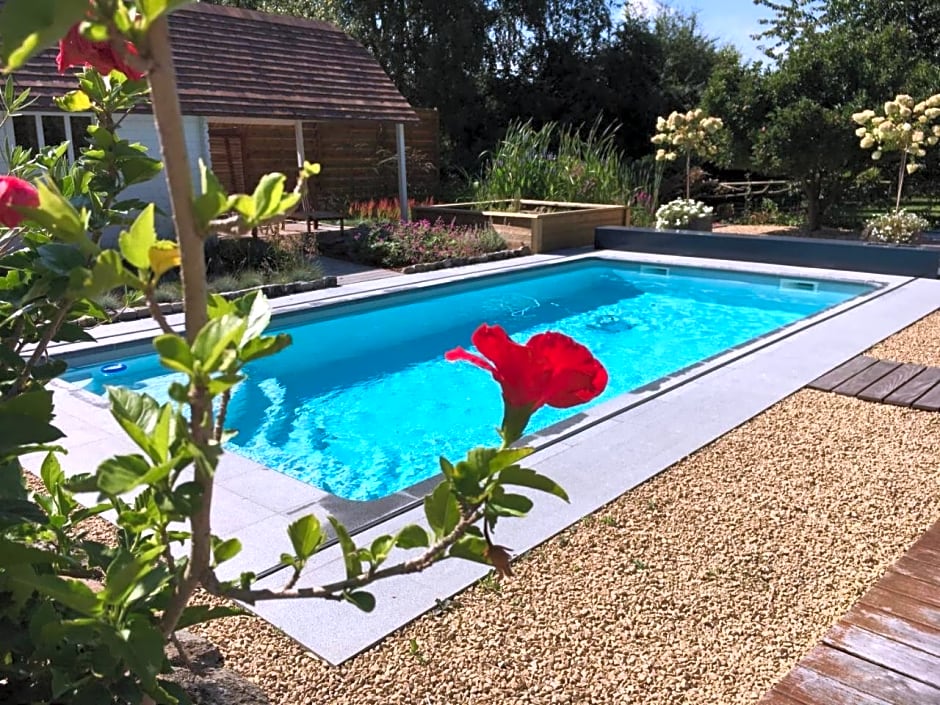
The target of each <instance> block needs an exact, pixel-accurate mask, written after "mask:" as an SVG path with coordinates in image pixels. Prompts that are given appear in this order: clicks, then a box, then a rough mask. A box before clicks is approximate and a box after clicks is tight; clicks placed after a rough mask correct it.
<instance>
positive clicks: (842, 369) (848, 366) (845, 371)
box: [807, 355, 878, 392]
mask: <svg viewBox="0 0 940 705" xmlns="http://www.w3.org/2000/svg"><path fill="white" fill-rule="evenodd" d="M876 362H878V360H876V359H875V358H873V357H868V356H867V355H859V356H858V357H853V358H852V359H851V360H849V361H848V362H844V363H842V364H841V365H839V366H838V367H836V368H835V369H832V370H829V371H828V372H827V373H826V374H824V375H823V376H822V377H819V378H817V379H815V380H813V381H812V382H810V383H809V385H807V386H809V387H812V388H813V389H819V390H821V391H823V392H831V391H832V390H833V389H834V388H835V387H838V386H839V385H840V384H842V383H843V382H845V381H846V380H847V379H849V378H851V377H854V376H855V375H857V374H858V373H859V372H861V371H863V370H865V369H866V368H868V367H871V366H872V365H874V364H875V363H876Z"/></svg>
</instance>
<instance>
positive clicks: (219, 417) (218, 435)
mask: <svg viewBox="0 0 940 705" xmlns="http://www.w3.org/2000/svg"><path fill="white" fill-rule="evenodd" d="M231 400H232V390H231V389H226V390H225V391H224V392H222V398H221V399H220V400H219V412H218V414H216V417H215V428H214V429H213V430H212V437H213V438H214V439H215V440H216V441H218V442H221V441H222V434H223V433H225V417H226V416H227V415H228V403H229V402H230V401H231Z"/></svg>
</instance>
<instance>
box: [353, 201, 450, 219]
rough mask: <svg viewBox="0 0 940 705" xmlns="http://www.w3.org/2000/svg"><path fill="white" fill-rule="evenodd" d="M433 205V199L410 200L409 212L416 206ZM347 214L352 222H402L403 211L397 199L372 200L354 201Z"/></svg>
mask: <svg viewBox="0 0 940 705" xmlns="http://www.w3.org/2000/svg"><path fill="white" fill-rule="evenodd" d="M433 204H434V199H433V198H428V199H425V200H422V201H417V200H416V199H414V198H409V199H408V209H409V211H410V210H411V209H412V208H414V207H415V206H430V205H433ZM346 212H347V213H348V214H349V218H350V220H359V221H364V220H379V221H391V220H401V209H400V208H399V207H398V199H397V198H370V199H368V200H367V201H352V202H351V203H350V204H349V205H348V206H346Z"/></svg>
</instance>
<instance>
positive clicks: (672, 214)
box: [656, 198, 712, 230]
mask: <svg viewBox="0 0 940 705" xmlns="http://www.w3.org/2000/svg"><path fill="white" fill-rule="evenodd" d="M711 214H712V208H711V206H706V205H705V204H704V203H702V202H701V201H693V200H691V199H687V198H677V199H675V200H674V201H670V202H669V203H666V204H663V205H662V206H660V207H659V209H658V210H657V211H656V229H657V230H666V229H671V228H684V227H686V226H687V225H688V224H689V223H690V222H691V221H692V220H694V219H695V218H704V217H705V216H709V215H711Z"/></svg>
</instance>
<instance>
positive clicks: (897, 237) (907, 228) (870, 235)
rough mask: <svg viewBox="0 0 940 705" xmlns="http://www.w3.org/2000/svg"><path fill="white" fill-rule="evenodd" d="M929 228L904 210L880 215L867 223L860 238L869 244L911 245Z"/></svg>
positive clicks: (924, 222) (924, 221)
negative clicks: (869, 242) (891, 243)
mask: <svg viewBox="0 0 940 705" xmlns="http://www.w3.org/2000/svg"><path fill="white" fill-rule="evenodd" d="M929 226H930V223H929V222H927V220H926V219H924V218H922V217H920V216H919V215H917V214H916V213H909V212H907V211H905V210H904V209H900V210H896V211H891V212H890V213H882V214H881V215H879V216H877V217H876V218H872V219H871V220H869V221H868V224H867V225H866V226H865V229H864V230H863V231H862V237H863V238H864V239H866V240H869V241H871V242H894V243H898V244H912V243H915V242H917V240H918V239H920V235H921V233H922V232H924V230H926V229H927V228H928V227H929Z"/></svg>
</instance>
